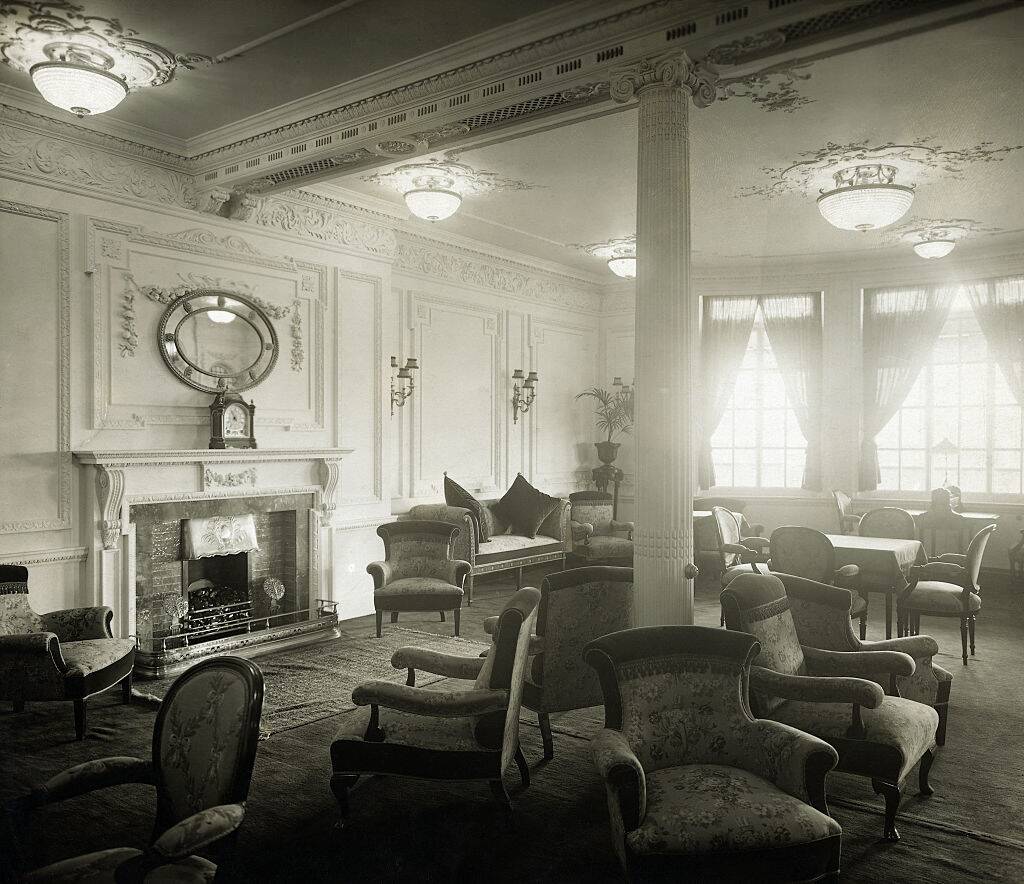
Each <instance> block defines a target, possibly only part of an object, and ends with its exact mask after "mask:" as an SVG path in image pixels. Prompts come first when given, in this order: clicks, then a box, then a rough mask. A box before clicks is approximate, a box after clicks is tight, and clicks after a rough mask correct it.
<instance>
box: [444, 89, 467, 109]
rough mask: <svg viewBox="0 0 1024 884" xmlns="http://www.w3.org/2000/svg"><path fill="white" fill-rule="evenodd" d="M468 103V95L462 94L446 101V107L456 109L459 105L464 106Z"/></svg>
mask: <svg viewBox="0 0 1024 884" xmlns="http://www.w3.org/2000/svg"><path fill="white" fill-rule="evenodd" d="M468 101H469V93H468V92H463V93H462V95H455V96H453V97H452V98H449V99H448V107H458V106H459V105H460V104H465V103H466V102H468Z"/></svg>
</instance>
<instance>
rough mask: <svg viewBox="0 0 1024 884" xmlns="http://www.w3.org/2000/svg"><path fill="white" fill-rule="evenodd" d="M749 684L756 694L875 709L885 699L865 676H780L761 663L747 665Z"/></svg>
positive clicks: (879, 690) (780, 674)
mask: <svg viewBox="0 0 1024 884" xmlns="http://www.w3.org/2000/svg"><path fill="white" fill-rule="evenodd" d="M750 687H751V689H752V690H755V691H758V692H760V693H764V694H770V695H772V696H774V697H783V698H784V699H787V700H807V701H809V702H811V703H854V704H856V705H857V706H864V707H865V708H867V709H877V708H878V707H879V706H881V705H882V700H883V699H884V698H885V693H884V691H883V690H882V688H881V687H880V686H879V685H877V684H875V683H874V682H873V681H868V680H867V679H866V678H843V677H839V676H814V675H784V674H783V673H781V672H776V671H775V670H773V669H764V668H763V667H761V666H751V667H750Z"/></svg>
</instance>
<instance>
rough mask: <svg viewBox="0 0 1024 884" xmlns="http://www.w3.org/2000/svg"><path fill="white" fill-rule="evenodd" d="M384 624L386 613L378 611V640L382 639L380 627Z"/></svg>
mask: <svg viewBox="0 0 1024 884" xmlns="http://www.w3.org/2000/svg"><path fill="white" fill-rule="evenodd" d="M383 622H384V612H383V611H378V612H377V638H380V627H381V624H382V623H383Z"/></svg>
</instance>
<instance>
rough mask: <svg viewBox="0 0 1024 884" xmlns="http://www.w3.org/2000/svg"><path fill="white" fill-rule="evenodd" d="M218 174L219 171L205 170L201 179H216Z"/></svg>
mask: <svg viewBox="0 0 1024 884" xmlns="http://www.w3.org/2000/svg"><path fill="white" fill-rule="evenodd" d="M218 175H220V172H207V173H206V174H205V175H204V176H203V181H216V180H217V176H218Z"/></svg>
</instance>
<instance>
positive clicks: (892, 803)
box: [871, 780, 902, 841]
mask: <svg viewBox="0 0 1024 884" xmlns="http://www.w3.org/2000/svg"><path fill="white" fill-rule="evenodd" d="M871 788H872V789H874V790H875V794H876V795H881V796H882V797H884V798H885V827H884V829H883V837H884V838H885V840H886V841H899V840H900V833H899V832H897V831H896V812H897V811H898V810H899V809H900V798H901V797H902V796H901V795H900V787H899V786H897V785H894V784H893V783H886V782H883V781H882V780H872V781H871Z"/></svg>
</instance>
